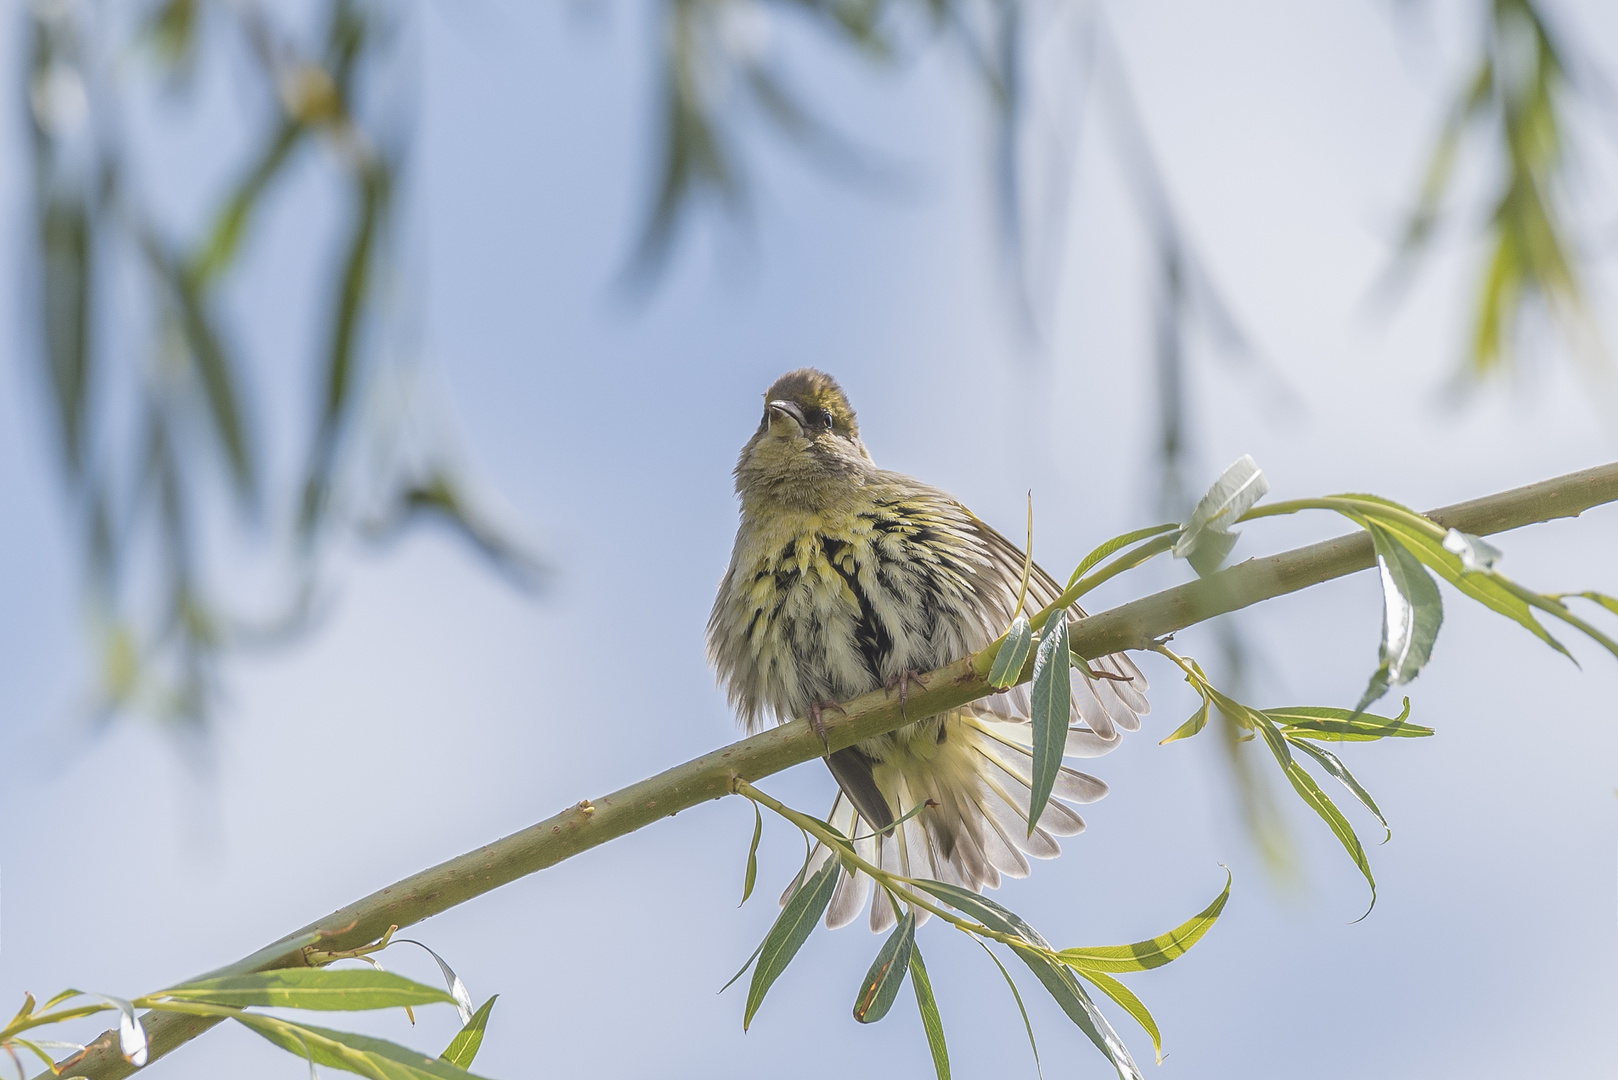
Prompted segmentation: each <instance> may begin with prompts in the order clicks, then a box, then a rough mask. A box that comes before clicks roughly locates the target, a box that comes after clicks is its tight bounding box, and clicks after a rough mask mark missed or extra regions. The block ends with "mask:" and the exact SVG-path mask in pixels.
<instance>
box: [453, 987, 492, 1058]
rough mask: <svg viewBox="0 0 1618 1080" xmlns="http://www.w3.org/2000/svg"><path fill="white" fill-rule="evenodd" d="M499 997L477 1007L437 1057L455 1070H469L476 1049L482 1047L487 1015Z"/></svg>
mask: <svg viewBox="0 0 1618 1080" xmlns="http://www.w3.org/2000/svg"><path fill="white" fill-rule="evenodd" d="M499 997H500V995H499V994H496V995H494V997H492V998H490V999H489V1000H488V1001H485V1002H484V1003H483V1004H482V1005H480V1006H478V1011H477V1012H475V1013H473V1014H472V1019H470V1020H468V1021H467V1022H466V1026H465V1027H463V1028H461V1030H460V1031H458V1032H456V1034H455V1038H453V1039H451V1040H450V1041H449V1045H448V1046H446V1047H445V1048H444V1052H443V1053H442V1054H439V1055H438V1056H439V1057H440V1058H442V1059H443V1060H445V1061H447V1062H449V1063H450V1064H451V1065H453V1066H455V1067H456V1068H457V1069H470V1068H471V1067H472V1059H473V1058H475V1057H477V1056H478V1049H479V1048H480V1047H482V1046H483V1029H484V1028H486V1027H488V1026H489V1013H490V1012H492V1011H493V1010H494V1003H495V1001H496V1000H498V999H499Z"/></svg>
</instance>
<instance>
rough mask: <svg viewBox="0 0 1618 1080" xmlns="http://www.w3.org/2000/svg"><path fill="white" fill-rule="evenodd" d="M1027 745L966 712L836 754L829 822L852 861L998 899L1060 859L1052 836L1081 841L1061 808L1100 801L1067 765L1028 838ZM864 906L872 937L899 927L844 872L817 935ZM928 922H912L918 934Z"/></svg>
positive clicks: (1088, 734)
mask: <svg viewBox="0 0 1618 1080" xmlns="http://www.w3.org/2000/svg"><path fill="white" fill-rule="evenodd" d="M1103 681H1104V680H1103ZM1103 700H1105V699H1103ZM1119 703H1120V704H1123V701H1122V700H1121V699H1120V702H1119ZM1119 726H1120V727H1122V724H1120V725H1119ZM1032 741H1033V739H1032V726H1031V725H1029V724H1027V723H1026V722H1024V723H1016V722H1008V721H1006V720H1005V719H1004V718H1003V717H1002V716H999V715H990V714H986V713H984V714H980V713H979V712H978V711H976V710H975V709H974V708H973V707H972V706H968V707H966V708H964V709H960V710H956V711H955V712H952V713H949V714H946V715H945V716H941V717H934V718H932V719H930V720H926V721H922V722H920V723H917V724H915V725H914V726H913V727H912V728H910V729H906V730H904V731H902V732H900V733H896V734H895V735H891V736H885V737H883V738H882V739H873V740H871V741H870V742H869V743H863V744H861V745H860V746H859V747H858V748H854V751H855V753H854V754H850V753H849V752H848V751H840V752H839V754H838V755H833V757H834V758H839V757H840V758H841V760H839V761H838V762H836V763H835V764H834V765H833V768H832V772H833V774H834V775H835V776H836V777H837V780H838V782H839V786H840V788H841V789H842V790H840V791H839V792H838V794H837V799H836V801H835V802H833V804H832V809H831V814H830V815H829V816H828V818H827V821H828V822H829V823H830V824H831V825H832V826H833V827H834V828H836V829H837V830H838V831H839V832H841V833H842V834H843V835H844V836H847V837H850V838H851V839H852V840H853V842H854V848H855V851H856V853H857V854H858V855H859V856H860V858H862V859H864V860H865V861H867V862H869V863H873V864H875V865H877V866H880V867H881V868H882V869H884V870H886V871H888V872H890V873H894V874H900V875H903V876H905V877H916V878H933V879H936V880H939V881H944V882H948V883H950V884H955V885H960V886H963V887H965V888H968V889H971V890H973V891H974V892H981V891H982V890H983V889H985V888H990V889H994V888H999V886H1000V882H1001V879H1002V878H1004V877H1012V878H1021V877H1027V876H1028V872H1029V864H1028V859H1029V858H1030V857H1032V858H1036V859H1053V858H1055V857H1056V856H1057V855H1059V854H1060V853H1061V850H1062V849H1061V846H1060V844H1059V843H1058V842H1057V839H1056V838H1057V837H1058V836H1073V835H1077V834H1078V833H1080V832H1082V831H1083V830H1084V819H1083V818H1082V817H1080V816H1079V815H1078V813H1076V812H1075V811H1074V810H1073V809H1072V808H1071V807H1070V806H1068V805H1067V804H1068V803H1070V802H1071V803H1090V802H1095V801H1096V800H1097V799H1100V798H1101V797H1102V796H1104V795H1105V794H1106V793H1107V785H1106V784H1105V783H1103V782H1102V781H1100V780H1098V779H1096V778H1095V777H1093V776H1089V775H1087V774H1085V773H1082V772H1079V771H1077V770H1075V769H1072V768H1069V767H1068V766H1065V765H1064V766H1063V767H1062V769H1061V772H1060V773H1059V774H1058V776H1057V779H1056V784H1055V787H1054V789H1053V792H1052V796H1053V797H1052V799H1051V800H1050V802H1049V803H1047V804H1046V807H1045V812H1044V814H1043V816H1042V817H1041V818H1040V822H1039V826H1038V827H1037V828H1035V829H1034V830H1033V832H1032V833H1030V832H1029V830H1028V804H1029V798H1030V784H1031V780H1030V778H1031V776H1032V775H1033V758H1032V754H1031V752H1030V749H1029V747H1030V745H1031V744H1032ZM1097 742H1101V743H1104V744H1105V745H1104V747H1098V746H1097V745H1096V743H1097ZM1117 745H1118V740H1117V739H1116V737H1114V738H1112V739H1105V740H1101V739H1098V738H1097V737H1096V733H1095V732H1093V731H1089V730H1086V729H1083V728H1075V729H1072V730H1070V732H1069V752H1070V753H1073V752H1074V750H1077V755H1076V756H1093V755H1094V754H1096V753H1097V752H1105V750H1110V749H1112V748H1113V747H1114V746H1117ZM855 755H857V756H855ZM838 765H842V766H843V768H841V769H839V768H838V767H837V766H838ZM845 773H846V774H848V775H847V776H845ZM928 803H930V804H931V805H926V806H925V808H924V809H922V810H921V811H920V812H919V813H917V814H915V815H914V816H913V817H910V818H909V819H908V820H905V816H906V815H907V814H910V813H911V811H913V810H915V808H916V807H917V806H921V805H923V804H928ZM867 804H870V806H871V808H872V809H871V813H870V814H867V812H866V811H867ZM884 812H886V814H885V816H880V817H879V820H877V821H875V822H873V821H872V820H871V818H872V817H878V816H879V815H883V813H884ZM895 822H898V824H897V825H895ZM831 857H832V853H831V851H830V850H829V849H827V848H826V847H825V846H824V845H821V846H818V847H817V848H816V849H815V850H814V852H813V854H812V855H811V857H810V862H809V864H808V872H809V873H811V874H812V873H813V872H814V871H816V870H818V869H819V868H820V867H821V866H823V865H825V863H826V860H828V859H830V858H831ZM803 880H804V877H803V875H801V874H800V875H799V876H798V877H797V878H795V879H794V880H793V882H792V884H791V885H790V886H788V888H787V890H786V892H785V893H784V894H782V897H781V902H782V903H783V904H785V903H786V901H787V899H788V898H789V897H790V896H791V895H792V893H793V892H794V891H795V890H796V889H797V887H798V885H799V884H800V883H801V882H802V881H803ZM873 891H874V893H875V896H874V897H872V895H871V894H872V893H873ZM867 898H870V899H871V905H870V908H871V911H870V925H871V929H872V930H873V931H875V932H877V933H881V932H883V931H885V930H887V929H888V928H889V927H891V926H893V925H894V923H895V922H896V921H897V917H896V915H895V912H894V908H893V903H892V902H891V900H890V899H889V897H888V895H887V893H886V892H885V891H884V890H881V889H876V890H873V889H872V887H871V879H870V878H869V877H868V876H867V875H865V874H863V873H855V874H850V873H848V872H847V871H844V873H843V875H842V877H841V879H840V880H839V881H838V883H837V888H836V891H835V892H834V893H833V894H832V899H831V904H830V905H829V906H828V908H827V909H826V925H827V926H828V927H831V928H832V929H836V928H837V927H840V926H846V925H847V924H849V923H851V922H853V921H854V919H855V918H857V917H858V915H859V912H860V909H861V908H863V907H864V906H865V903H866V900H867ZM928 916H929V913H928V912H926V911H917V912H916V921H917V923H918V924H920V923H922V922H924V921H925V920H926V919H927V918H928Z"/></svg>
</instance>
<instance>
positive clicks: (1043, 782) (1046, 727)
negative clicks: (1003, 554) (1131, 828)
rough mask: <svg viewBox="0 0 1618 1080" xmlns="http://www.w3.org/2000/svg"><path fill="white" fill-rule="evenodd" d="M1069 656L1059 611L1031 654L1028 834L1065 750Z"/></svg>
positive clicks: (1070, 689) (1047, 796)
mask: <svg viewBox="0 0 1618 1080" xmlns="http://www.w3.org/2000/svg"><path fill="white" fill-rule="evenodd" d="M1052 624H1054V626H1053V625H1052ZM1070 655H1071V654H1070V653H1069V651H1068V634H1067V613H1066V612H1062V611H1058V612H1055V613H1054V614H1053V615H1052V616H1051V618H1050V620H1049V621H1048V622H1046V623H1045V629H1044V631H1043V633H1041V635H1040V639H1039V651H1038V652H1037V653H1035V654H1034V689H1033V694H1032V704H1033V708H1032V713H1033V722H1034V746H1033V753H1034V775H1033V777H1032V778H1031V779H1032V780H1033V784H1032V785H1031V788H1032V793H1031V794H1030V795H1029V797H1028V834H1029V835H1030V836H1032V835H1033V833H1034V827H1035V826H1036V825H1038V824H1039V816H1040V815H1041V814H1043V813H1044V812H1045V804H1046V803H1048V802H1050V799H1051V789H1052V788H1053V787H1055V785H1056V774H1057V773H1058V772H1060V771H1061V768H1062V754H1063V753H1064V752H1065V751H1066V749H1067V725H1068V720H1069V718H1070V716H1071V710H1072V708H1073V682H1072V674H1071V669H1070V668H1069V666H1068V664H1069V657H1070Z"/></svg>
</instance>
